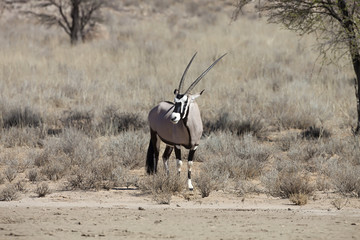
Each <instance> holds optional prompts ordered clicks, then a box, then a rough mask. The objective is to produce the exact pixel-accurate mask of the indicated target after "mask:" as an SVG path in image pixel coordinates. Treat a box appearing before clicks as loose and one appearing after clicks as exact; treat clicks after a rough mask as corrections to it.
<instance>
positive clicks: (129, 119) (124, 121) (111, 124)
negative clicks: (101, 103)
mask: <svg viewBox="0 0 360 240" xmlns="http://www.w3.org/2000/svg"><path fill="white" fill-rule="evenodd" d="M101 119H102V121H101V123H100V124H99V125H98V126H97V128H98V131H99V132H100V133H101V134H103V135H104V134H105V135H117V134H119V133H121V132H124V131H129V130H131V131H135V130H140V129H142V128H144V127H145V121H144V120H143V119H142V118H141V117H140V115H138V114H137V113H118V111H117V109H115V107H108V108H106V109H105V111H104V113H103V115H102V117H101Z"/></svg>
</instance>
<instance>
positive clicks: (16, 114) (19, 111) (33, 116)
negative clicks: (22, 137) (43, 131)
mask: <svg viewBox="0 0 360 240" xmlns="http://www.w3.org/2000/svg"><path fill="white" fill-rule="evenodd" d="M41 123H42V119H41V116H40V114H39V113H34V112H33V110H32V109H31V108H30V107H25V108H24V109H23V108H20V107H19V108H13V109H10V110H8V111H6V112H5V113H3V125H4V128H10V127H39V126H40V125H41Z"/></svg>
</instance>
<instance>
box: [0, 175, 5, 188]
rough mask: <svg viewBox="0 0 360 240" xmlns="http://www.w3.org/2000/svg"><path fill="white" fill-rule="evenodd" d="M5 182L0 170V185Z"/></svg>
mask: <svg viewBox="0 0 360 240" xmlns="http://www.w3.org/2000/svg"><path fill="white" fill-rule="evenodd" d="M4 183H5V176H4V174H3V173H1V172H0V185H1V184H4Z"/></svg>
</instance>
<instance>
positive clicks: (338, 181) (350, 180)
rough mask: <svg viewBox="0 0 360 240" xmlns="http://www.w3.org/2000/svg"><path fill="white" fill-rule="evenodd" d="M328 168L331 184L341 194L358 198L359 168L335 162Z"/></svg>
mask: <svg viewBox="0 0 360 240" xmlns="http://www.w3.org/2000/svg"><path fill="white" fill-rule="evenodd" d="M329 167H330V174H331V175H330V176H331V179H332V183H333V185H334V186H335V188H336V189H337V190H338V191H339V192H340V193H341V194H344V195H347V194H353V195H355V196H357V197H360V166H354V165H353V164H352V163H350V162H348V161H344V162H339V161H336V162H335V163H334V164H332V165H330V166H329Z"/></svg>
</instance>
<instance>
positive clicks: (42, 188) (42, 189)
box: [35, 182, 51, 197]
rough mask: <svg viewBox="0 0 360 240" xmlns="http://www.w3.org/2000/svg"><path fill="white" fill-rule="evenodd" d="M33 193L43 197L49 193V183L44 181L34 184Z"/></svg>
mask: <svg viewBox="0 0 360 240" xmlns="http://www.w3.org/2000/svg"><path fill="white" fill-rule="evenodd" d="M35 193H36V194H37V195H38V197H45V196H46V195H48V194H50V193H51V189H50V187H49V184H47V183H46V182H42V183H40V184H38V185H37V186H36V189H35Z"/></svg>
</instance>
